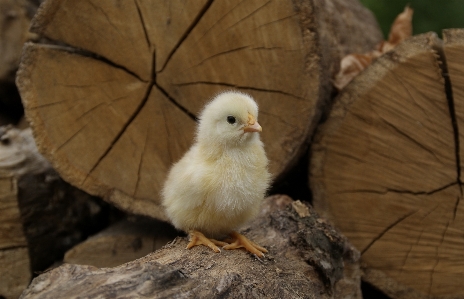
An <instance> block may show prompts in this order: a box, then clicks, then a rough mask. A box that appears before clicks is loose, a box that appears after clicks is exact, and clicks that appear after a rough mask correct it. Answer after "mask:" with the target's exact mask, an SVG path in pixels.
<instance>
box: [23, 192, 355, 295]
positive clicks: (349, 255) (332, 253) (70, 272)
mask: <svg viewBox="0 0 464 299" xmlns="http://www.w3.org/2000/svg"><path fill="white" fill-rule="evenodd" d="M244 232H245V233H246V234H248V235H250V236H252V239H253V240H256V241H257V242H259V243H260V244H263V245H265V246H266V247H267V248H268V250H269V253H268V254H267V256H266V257H265V258H264V259H262V260H258V259H256V258H255V257H254V256H252V255H250V254H249V253H247V252H245V251H241V250H231V251H228V250H222V252H220V253H214V252H213V251H212V250H210V249H209V248H207V247H204V246H197V247H194V248H192V249H190V250H188V249H185V246H186V245H187V240H186V238H176V239H175V240H174V241H173V242H172V243H170V244H168V245H167V246H165V247H164V248H162V249H160V250H158V251H156V252H154V253H152V254H149V255H147V256H145V257H143V258H141V259H138V260H135V261H132V262H130V263H127V264H124V265H121V266H119V267H116V268H103V269H99V268H96V267H93V266H79V265H72V264H65V265H63V266H60V267H58V268H55V269H53V270H51V271H49V272H47V273H44V274H42V275H40V276H39V277H37V278H35V279H34V280H33V282H32V284H31V285H30V286H29V287H28V289H26V290H25V291H24V293H23V294H22V296H21V298H22V299H26V298H29V299H31V298H82V297H88V298H96V297H99V298H104V297H109V296H111V297H112V298H128V297H142V296H143V297H150V298H184V297H185V298H217V297H221V298H279V299H281V298H347V299H348V298H359V299H360V298H362V295H361V291H360V271H359V264H358V262H357V259H358V257H359V252H357V251H356V250H355V249H354V248H353V247H352V246H351V245H350V244H349V243H347V241H346V240H345V238H344V237H342V236H341V235H339V234H338V233H337V232H336V231H335V230H334V229H333V228H332V227H331V226H330V225H328V224H326V222H325V221H324V219H321V218H320V217H319V216H318V215H317V214H315V213H314V211H313V209H312V208H311V207H310V206H309V205H308V204H305V203H302V202H300V201H292V200H291V199H290V198H289V197H286V196H273V197H270V198H268V199H267V200H266V201H265V203H264V206H263V211H262V214H261V215H260V216H259V217H258V218H257V219H256V220H255V221H254V222H253V223H250V226H249V227H247V228H245V230H244Z"/></svg>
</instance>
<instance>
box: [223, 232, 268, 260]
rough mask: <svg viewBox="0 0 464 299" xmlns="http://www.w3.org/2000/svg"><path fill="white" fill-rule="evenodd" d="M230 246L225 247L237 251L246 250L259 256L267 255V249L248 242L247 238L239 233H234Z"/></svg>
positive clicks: (231, 235) (231, 236)
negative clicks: (238, 249) (239, 249)
mask: <svg viewBox="0 0 464 299" xmlns="http://www.w3.org/2000/svg"><path fill="white" fill-rule="evenodd" d="M227 241H230V244H228V245H225V246H223V247H222V248H224V249H237V248H245V249H246V250H248V251H249V252H251V253H253V254H255V255H257V256H259V257H264V254H263V252H264V253H267V250H266V248H264V247H261V246H259V245H258V244H256V243H254V242H252V241H250V240H248V238H247V237H245V236H244V235H241V234H239V233H237V232H232V233H231V234H230V239H229V240H227Z"/></svg>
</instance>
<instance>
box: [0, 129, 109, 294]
mask: <svg viewBox="0 0 464 299" xmlns="http://www.w3.org/2000/svg"><path fill="white" fill-rule="evenodd" d="M108 210H109V207H108V206H107V205H105V204H104V203H103V202H101V201H100V200H99V199H97V198H95V197H92V196H90V195H88V194H86V193H84V192H82V191H81V190H78V189H76V188H74V187H72V186H71V185H69V184H68V183H66V182H64V181H63V180H62V179H61V178H60V177H59V176H58V174H57V173H56V172H55V171H54V170H53V169H51V168H50V164H49V163H48V162H47V161H46V160H45V159H44V158H43V157H42V156H41V155H40V154H39V153H38V152H37V148H36V147H35V144H34V140H33V138H32V132H31V130H30V129H26V130H19V129H15V128H13V127H11V126H8V127H0V211H1V213H0V277H2V279H0V295H1V296H2V297H4V298H8V299H9V298H18V297H19V295H20V294H21V292H22V291H23V290H24V288H25V287H26V286H27V285H28V284H29V282H30V279H31V278H32V277H33V276H34V275H35V274H36V273H38V272H40V271H43V270H45V269H46V268H47V267H49V266H51V265H52V264H53V263H55V262H56V261H59V260H60V259H61V258H62V257H63V254H64V253H65V252H66V250H68V249H70V248H71V247H72V246H73V245H75V244H77V243H79V242H81V241H82V240H84V239H85V238H86V237H87V236H88V235H89V234H92V233H95V232H96V231H98V230H99V229H101V228H102V227H104V226H105V225H107V223H108V215H109V214H108Z"/></svg>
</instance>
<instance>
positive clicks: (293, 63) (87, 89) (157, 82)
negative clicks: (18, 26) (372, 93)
mask: <svg viewBox="0 0 464 299" xmlns="http://www.w3.org/2000/svg"><path fill="white" fill-rule="evenodd" d="M346 11H350V12H352V13H351V14H346V13H340V12H346ZM327 22H331V24H330V26H329V25H328V24H326V23H327ZM332 23H333V24H332ZM31 28H32V31H33V32H35V33H37V34H38V35H39V36H41V37H43V38H44V39H43V40H42V42H41V43H37V44H31V43H30V44H27V45H26V47H25V50H24V53H23V56H22V63H21V67H20V70H19V72H18V77H17V85H18V87H19V90H20V93H21V96H22V99H23V101H24V106H25V110H26V116H27V118H28V120H29V121H30V122H31V126H32V128H33V130H34V135H35V137H36V139H37V144H38V147H39V149H40V150H41V152H42V153H43V154H44V155H45V156H46V157H47V158H48V159H49V160H50V161H51V162H52V164H53V166H54V168H55V169H56V170H57V171H58V172H59V173H60V175H61V176H62V177H63V178H65V179H66V180H67V181H69V182H71V183H72V184H73V185H75V186H77V187H78V188H82V189H84V190H86V191H87V192H89V193H92V194H94V195H98V196H102V197H104V198H105V199H106V200H107V201H109V202H111V203H113V204H115V205H117V206H118V207H119V208H121V209H123V210H126V211H128V212H132V213H139V214H144V215H149V216H152V217H155V218H158V219H165V216H164V213H163V211H162V209H161V208H160V198H159V192H160V190H161V187H162V184H163V182H164V180H165V176H166V173H167V171H168V169H169V168H170V166H171V165H172V163H174V162H176V161H177V160H178V159H179V158H180V157H181V156H182V154H183V153H184V152H185V151H186V150H187V149H188V148H189V147H190V145H191V144H192V142H193V138H194V132H195V126H196V122H195V121H196V116H197V115H198V114H199V112H200V110H201V108H202V107H203V106H204V105H205V103H207V102H208V101H209V99H211V98H212V97H213V96H214V95H215V94H216V93H218V92H220V91H224V90H228V89H235V90H241V91H244V92H247V93H250V94H251V95H252V96H253V97H254V98H255V99H256V100H257V102H258V104H259V105H260V118H259V121H260V123H261V124H262V126H263V128H264V129H263V135H262V136H263V139H264V142H265V144H266V151H267V153H268V156H269V158H270V160H271V165H270V168H271V172H272V173H273V174H274V177H275V178H276V179H279V178H281V177H283V176H284V175H285V173H286V172H288V171H289V170H290V169H291V167H292V166H293V164H295V163H296V162H297V161H298V159H299V157H300V156H301V155H302V154H303V153H304V152H305V150H306V148H307V145H308V141H309V137H310V136H311V134H312V132H313V130H314V128H315V126H316V124H317V122H318V120H319V118H320V115H321V113H322V110H324V109H325V108H326V107H327V105H328V102H329V99H330V94H331V83H330V81H329V78H330V76H331V72H332V71H334V69H335V68H336V65H337V61H338V59H339V58H340V57H341V56H343V55H345V54H346V53H347V52H349V51H353V50H359V51H362V50H366V49H368V48H370V47H372V46H373V45H375V44H376V43H377V42H378V41H379V40H380V38H381V37H380V31H379V30H378V27H377V24H376V22H375V20H374V18H373V16H372V14H371V13H370V12H368V11H367V10H366V9H365V8H363V7H362V6H361V5H360V4H359V3H358V2H357V1H355V0H332V1H330V3H324V4H322V3H319V2H318V1H301V0H293V1H292V0H285V1H269V0H266V1H264V0H259V1H252V2H250V1H238V0H221V1H219V0H217V1H214V0H202V1H182V0H176V1H167V2H166V1H148V0H134V1H122V2H121V1H111V0H105V1H96V0H89V1H78V2H76V1H69V0H48V1H47V2H46V3H44V5H42V6H41V8H40V9H39V11H38V13H37V15H36V17H35V18H34V20H33V24H32V27H31ZM366 30H367V32H369V34H365V33H366ZM335 32H336V33H337V34H336V35H334V34H335ZM332 33H334V34H332ZM345 36H350V37H351V38H350V39H348V38H345ZM364 48H365V49H364Z"/></svg>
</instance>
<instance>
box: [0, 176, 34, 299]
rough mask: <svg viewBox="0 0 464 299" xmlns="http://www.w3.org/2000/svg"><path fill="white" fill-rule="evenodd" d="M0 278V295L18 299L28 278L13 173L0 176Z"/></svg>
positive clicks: (26, 255)
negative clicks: (7, 175) (8, 175)
mask: <svg viewBox="0 0 464 299" xmlns="http://www.w3.org/2000/svg"><path fill="white" fill-rule="evenodd" d="M0 277H1V279H0V297H2V298H6V299H16V298H18V297H19V295H21V292H22V291H23V290H24V289H25V288H26V287H27V285H28V284H29V282H30V280H31V278H32V274H31V271H30V265H29V253H28V247H27V241H26V236H25V235H24V231H23V226H22V223H21V215H20V211H19V207H18V188H17V184H16V178H15V177H13V176H11V177H6V176H0Z"/></svg>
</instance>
